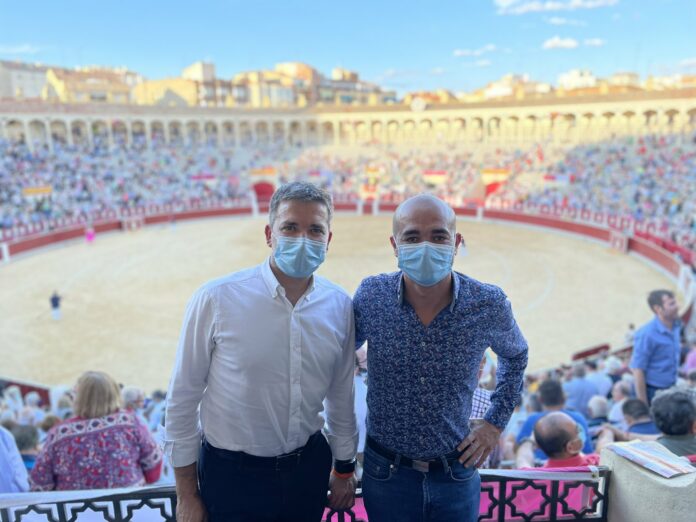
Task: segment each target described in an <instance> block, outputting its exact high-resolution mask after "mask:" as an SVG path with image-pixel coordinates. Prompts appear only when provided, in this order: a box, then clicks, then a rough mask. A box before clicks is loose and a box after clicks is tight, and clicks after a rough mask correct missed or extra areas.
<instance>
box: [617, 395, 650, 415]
mask: <svg viewBox="0 0 696 522" xmlns="http://www.w3.org/2000/svg"><path fill="white" fill-rule="evenodd" d="M621 413H623V414H624V415H629V416H630V417H632V418H634V419H640V418H641V417H649V416H650V409H649V408H648V405H647V404H645V403H644V402H643V401H641V400H640V399H626V402H624V403H623V406H621Z"/></svg>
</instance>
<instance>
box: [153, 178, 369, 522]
mask: <svg viewBox="0 0 696 522" xmlns="http://www.w3.org/2000/svg"><path fill="white" fill-rule="evenodd" d="M332 210H333V206H332V203H331V199H330V196H329V195H328V194H327V193H326V192H325V191H323V190H321V189H319V188H317V187H316V186H314V185H312V184H310V183H305V182H294V183H290V184H288V185H284V186H282V187H280V188H279V189H278V190H277V191H276V193H275V194H274V195H273V198H272V199H271V204H270V212H269V223H268V224H267V225H266V227H265V236H266V243H267V245H268V246H269V247H270V248H271V256H270V258H269V259H267V260H266V261H264V262H263V263H262V264H261V265H258V266H256V267H253V268H249V269H246V270H242V271H240V272H235V273H233V274H231V275H228V276H226V277H223V278H221V279H217V280H214V281H211V282H209V283H207V284H205V285H204V286H203V287H201V288H200V289H199V290H198V291H197V292H196V293H195V294H194V296H193V297H192V299H191V301H190V302H189V304H188V307H187V310H186V314H185V317H184V323H183V327H182V331H181V336H180V340H179V347H178V351H177V357H176V364H175V367H174V372H173V375H172V380H171V383H170V387H169V391H168V393H167V397H168V404H167V410H166V436H165V452H166V453H167V454H168V455H169V457H170V461H171V463H172V465H173V466H174V472H175V477H176V489H177V497H178V504H177V520H179V521H196V522H198V521H202V520H206V516H207V520H209V521H211V522H212V521H216V520H219V521H255V520H263V521H284V522H305V521H307V522H309V521H312V522H319V520H320V519H321V517H322V513H323V511H324V507H325V505H326V500H327V498H326V496H327V488H329V489H330V496H329V505H330V506H331V507H332V508H335V509H347V508H349V507H350V506H351V505H352V504H353V501H354V492H355V480H354V478H353V472H354V468H355V461H354V458H355V453H356V446H357V442H358V433H357V427H356V421H355V413H354V405H353V373H354V366H355V340H354V336H355V334H354V329H353V313H352V305H351V300H350V297H349V296H348V295H347V294H346V293H345V292H344V291H343V290H342V289H340V288H339V287H337V286H336V285H334V284H333V283H331V282H329V281H327V280H326V279H324V278H322V277H319V276H316V275H314V271H315V270H316V269H317V268H318V267H319V265H320V264H321V263H322V262H323V260H324V257H325V254H326V250H327V247H328V245H329V242H330V241H331V235H332V234H331V228H330V224H331V215H332ZM323 402H325V405H326V411H325V414H326V426H327V432H328V443H327V440H326V437H325V436H324V434H323V433H322V427H323V425H324V421H323V418H322V416H321V415H320V413H321V411H322V409H323V406H322V403H323ZM199 408H200V409H199ZM199 421H200V426H199ZM201 441H202V444H201ZM332 455H333V469H331V468H332Z"/></svg>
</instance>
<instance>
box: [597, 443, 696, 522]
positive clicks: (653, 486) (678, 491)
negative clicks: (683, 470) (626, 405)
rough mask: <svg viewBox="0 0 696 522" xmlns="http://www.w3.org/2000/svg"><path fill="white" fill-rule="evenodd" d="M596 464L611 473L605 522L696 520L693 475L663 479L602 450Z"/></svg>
mask: <svg viewBox="0 0 696 522" xmlns="http://www.w3.org/2000/svg"><path fill="white" fill-rule="evenodd" d="M653 444H655V445H656V446H657V447H659V448H660V449H662V450H664V451H665V452H667V453H668V451H667V449H666V448H664V447H663V446H661V445H660V444H659V443H657V442H655V443H653ZM600 463H601V464H602V465H603V466H607V467H608V468H610V469H611V470H612V473H611V481H610V485H609V516H608V520H609V522H662V521H665V522H667V521H669V522H693V521H694V520H696V473H691V474H689V475H681V476H679V477H673V478H671V479H666V478H663V477H661V476H660V475H658V474H656V473H653V472H652V471H650V470H647V469H645V468H642V467H640V466H638V465H637V464H634V463H633V462H631V461H630V460H627V459H625V458H623V457H621V456H619V455H617V454H616V453H614V452H612V451H609V450H606V449H605V450H603V451H602V455H601V458H600Z"/></svg>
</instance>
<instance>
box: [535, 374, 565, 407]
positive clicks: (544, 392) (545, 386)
mask: <svg viewBox="0 0 696 522" xmlns="http://www.w3.org/2000/svg"><path fill="white" fill-rule="evenodd" d="M537 393H538V394H539V402H541V404H542V405H544V406H560V405H562V404H564V403H565V395H564V394H563V386H561V383H560V382H559V381H557V380H555V379H547V380H545V381H544V382H542V383H541V384H540V385H539V389H538V390H537Z"/></svg>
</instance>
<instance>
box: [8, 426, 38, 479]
mask: <svg viewBox="0 0 696 522" xmlns="http://www.w3.org/2000/svg"><path fill="white" fill-rule="evenodd" d="M12 435H13V436H14V438H15V442H16V443H17V449H18V450H19V454H20V455H21V456H22V461H24V466H25V467H26V468H27V471H31V469H32V468H33V467H34V463H35V462H36V455H37V454H38V453H39V430H38V429H37V428H36V426H28V425H26V424H17V425H16V426H15V427H14V428H13V429H12Z"/></svg>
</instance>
